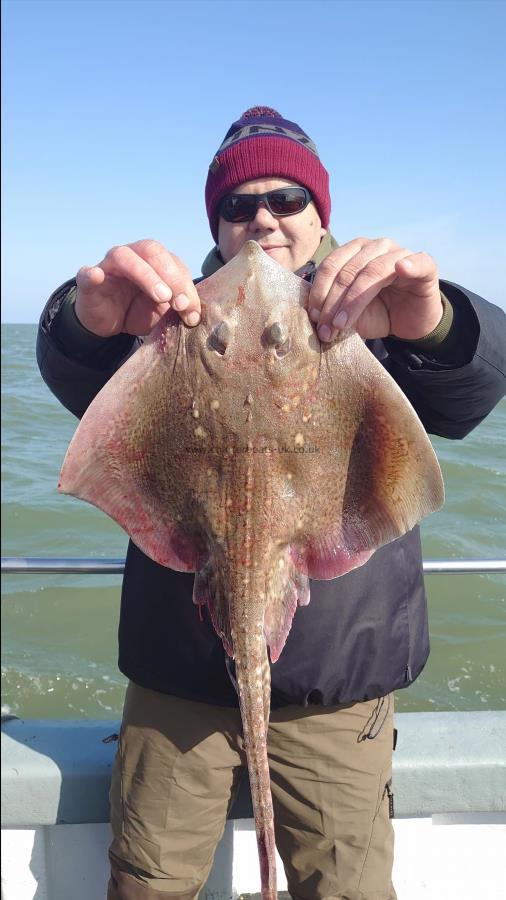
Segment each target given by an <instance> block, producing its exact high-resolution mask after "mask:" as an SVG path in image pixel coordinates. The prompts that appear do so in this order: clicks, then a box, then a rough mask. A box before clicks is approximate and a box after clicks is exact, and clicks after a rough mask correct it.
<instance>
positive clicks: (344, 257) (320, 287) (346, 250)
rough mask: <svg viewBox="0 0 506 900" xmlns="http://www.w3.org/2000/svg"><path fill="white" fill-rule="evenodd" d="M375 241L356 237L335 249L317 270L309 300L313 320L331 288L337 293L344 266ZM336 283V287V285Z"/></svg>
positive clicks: (316, 318)
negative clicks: (338, 280)
mask: <svg viewBox="0 0 506 900" xmlns="http://www.w3.org/2000/svg"><path fill="white" fill-rule="evenodd" d="M369 243H373V242H371V241H369V240H368V238H355V240H353V241H348V243H347V244H343V246H342V247H338V248H337V249H336V250H333V251H332V253H331V254H330V255H329V256H327V258H326V259H324V260H323V262H321V263H320V265H319V266H318V269H317V271H316V275H315V279H314V282H313V285H312V287H311V292H310V294H309V300H308V313H309V317H310V318H311V319H312V321H313V322H317V321H318V318H319V315H320V313H321V311H322V309H323V306H324V304H325V301H326V299H327V297H328V295H329V291H330V290H334V293H335V294H337V292H338V290H339V284H338V282H337V281H336V279H337V278H338V277H339V275H340V273H341V272H342V270H343V268H344V267H345V266H346V265H347V264H348V263H349V262H350V260H352V259H353V258H354V257H356V256H357V254H359V253H360V251H361V250H362V248H363V247H364V245H366V244H369ZM334 285H335V287H334Z"/></svg>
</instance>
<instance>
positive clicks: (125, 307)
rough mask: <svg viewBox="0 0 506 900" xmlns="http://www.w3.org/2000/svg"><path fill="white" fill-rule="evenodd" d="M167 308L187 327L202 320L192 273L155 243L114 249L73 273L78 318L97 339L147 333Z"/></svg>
mask: <svg viewBox="0 0 506 900" xmlns="http://www.w3.org/2000/svg"><path fill="white" fill-rule="evenodd" d="M170 307H172V308H173V309H175V310H176V311H177V312H178V313H179V314H180V316H181V318H182V320H183V322H185V324H186V325H197V323H198V322H199V321H200V300H199V297H198V294H197V291H196V289H195V285H194V284H193V281H192V277H191V275H190V272H189V271H188V269H187V268H186V266H185V265H184V263H182V262H181V260H180V259H178V257H177V256H174V254H173V253H169V252H168V250H166V249H165V247H164V246H163V245H162V244H159V243H158V241H151V240H144V241H136V242H135V243H134V244H126V245H124V246H121V247H113V248H112V250H109V252H108V253H106V255H105V257H104V259H103V260H102V262H100V263H98V265H96V266H83V268H82V269H80V270H79V272H78V273H77V297H76V305H75V311H76V315H77V318H78V319H79V321H80V322H81V324H82V325H84V327H85V328H87V329H88V331H92V332H93V333H94V334H97V335H100V336H101V337H111V336H112V335H114V334H119V333H120V332H124V333H127V334H135V335H145V334H149V332H150V331H151V330H152V329H153V328H154V326H155V325H156V324H157V322H158V321H159V320H160V319H161V318H162V316H163V315H165V313H166V312H167V310H168V309H169V308H170Z"/></svg>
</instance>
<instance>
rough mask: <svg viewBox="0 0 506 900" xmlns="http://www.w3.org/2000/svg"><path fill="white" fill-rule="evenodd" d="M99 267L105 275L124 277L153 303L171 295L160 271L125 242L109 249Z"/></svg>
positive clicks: (162, 300) (165, 300)
mask: <svg viewBox="0 0 506 900" xmlns="http://www.w3.org/2000/svg"><path fill="white" fill-rule="evenodd" d="M100 268H102V269H103V270H104V272H105V274H106V275H113V276H115V277H116V278H126V279H127V281H130V282H131V283H132V284H134V285H135V286H136V287H137V288H138V289H139V290H140V291H142V293H143V294H146V295H147V296H148V297H150V298H151V299H152V300H154V302H155V303H159V302H167V300H170V299H171V297H172V290H171V288H170V287H169V285H168V284H167V282H166V281H165V280H164V279H162V278H161V277H160V273H159V272H158V271H156V269H154V268H153V266H152V265H150V264H149V263H148V262H146V260H145V259H143V258H142V256H140V255H139V254H138V253H136V252H135V250H133V249H132V247H131V246H129V245H127V244H125V245H123V246H119V247H113V248H112V249H111V250H109V251H108V253H106V255H105V257H104V259H103V261H102V262H101V263H100Z"/></svg>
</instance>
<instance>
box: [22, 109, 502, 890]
mask: <svg viewBox="0 0 506 900" xmlns="http://www.w3.org/2000/svg"><path fill="white" fill-rule="evenodd" d="M206 206H207V213H208V217H209V222H210V226H211V231H212V234H213V237H214V240H215V241H216V246H215V248H214V249H213V251H211V253H210V254H209V256H208V257H207V259H206V260H205V262H204V265H203V274H204V276H208V275H210V274H212V272H213V271H216V270H217V269H218V268H219V267H220V266H222V265H223V264H224V263H226V262H228V261H229V260H230V259H232V258H233V257H234V255H235V254H236V253H237V252H238V251H239V250H240V248H241V247H242V246H243V244H244V243H245V242H246V241H247V240H251V239H253V240H256V241H258V242H259V244H260V245H261V246H262V247H263V249H264V250H265V252H266V253H268V254H269V255H270V256H271V257H272V258H273V259H275V260H277V261H278V262H279V263H280V264H281V265H283V266H285V267H286V268H287V269H289V270H291V271H293V272H296V273H298V274H299V275H300V276H301V277H304V278H306V279H308V280H309V281H311V282H312V288H311V292H310V296H309V307H308V314H309V316H310V318H311V320H312V321H313V322H314V324H315V327H316V328H317V332H318V335H319V337H320V340H321V341H330V340H332V339H333V337H334V336H335V334H336V333H337V332H338V330H339V329H342V328H344V327H350V326H351V325H354V326H355V327H356V328H357V330H358V332H359V333H360V334H361V335H362V337H363V338H365V339H368V341H369V343H368V346H369V348H370V350H371V352H373V353H374V354H375V355H376V356H377V357H378V358H379V359H380V360H381V362H382V363H383V364H384V365H385V367H386V368H387V369H388V371H389V372H390V374H391V375H392V376H393V377H394V378H395V379H396V381H397V382H398V384H399V385H400V386H401V388H402V389H403V391H404V392H405V394H406V395H407V396H408V398H409V399H410V401H411V402H412V403H413V405H414V406H415V409H416V410H417V412H418V415H419V416H420V418H421V420H422V422H423V424H424V425H425V427H426V428H427V430H428V431H430V432H432V433H434V434H438V435H442V436H445V437H449V438H460V437H463V436H464V435H465V434H467V433H468V432H469V431H470V430H471V429H472V428H473V427H474V426H475V425H477V424H478V423H479V422H480V421H481V420H482V419H483V418H484V417H485V416H486V415H487V413H488V412H489V411H490V410H491V409H492V408H493V406H494V405H495V404H496V403H497V401H498V400H499V399H500V397H501V396H502V395H503V393H504V382H505V379H504V368H505V367H504V347H505V346H506V340H504V338H503V339H501V337H500V335H501V333H502V334H503V335H504V315H503V314H502V313H501V311H500V310H498V309H497V308H495V307H493V306H491V305H490V304H487V303H486V302H485V301H484V300H481V299H480V298H479V297H476V296H475V295H474V294H472V293H470V292H469V291H465V290H464V289H462V288H459V287H457V286H456V285H453V284H450V283H448V282H440V281H439V279H438V272H437V267H436V264H435V262H434V261H433V260H432V259H431V258H430V256H428V255H427V254H425V253H412V252H411V251H410V250H407V249H405V248H401V247H399V246H398V245H396V244H395V243H394V242H393V241H391V240H388V239H385V238H382V239H379V240H370V239H366V238H357V239H355V240H351V241H349V242H347V243H345V244H344V245H343V246H341V247H338V246H337V244H336V242H335V241H334V240H333V238H332V237H331V235H330V232H329V230H328V226H329V217H330V195H329V184H328V174H327V172H326V170H325V169H324V167H323V165H322V164H321V162H320V159H319V157H318V154H317V151H316V147H315V146H314V144H313V143H312V141H311V140H310V138H309V137H308V136H307V135H306V134H305V133H304V132H303V131H302V129H301V128H300V127H299V126H298V125H297V124H295V123H293V122H289V121H287V120H285V119H283V118H282V117H281V116H280V114H279V113H277V112H276V111H275V110H272V109H269V108H265V107H255V108H254V109H250V110H248V111H247V112H246V113H244V115H243V116H242V117H241V118H240V119H239V120H238V121H237V122H235V123H234V124H233V125H232V126H231V128H230V129H229V131H228V133H227V135H226V136H225V139H224V141H223V143H222V145H221V147H220V148H219V150H218V151H217V153H216V155H215V157H214V158H213V161H212V162H211V165H210V167H209V172H208V176H207V184H206ZM171 306H172V307H173V308H174V309H176V310H177V311H178V312H179V314H180V316H181V318H182V319H183V321H184V322H185V323H186V324H187V325H188V326H189V327H191V326H194V325H196V324H197V323H198V321H199V309H200V306H199V298H198V293H197V290H196V288H195V285H194V283H193V281H192V279H191V276H190V273H189V272H188V270H187V269H186V267H185V266H184V264H183V263H182V262H181V260H180V259H178V257H176V256H174V255H173V254H172V253H169V252H168V251H167V250H166V249H165V248H164V247H163V246H162V245H161V244H159V243H157V242H155V241H138V242H136V243H133V244H130V245H128V246H122V247H115V248H113V249H112V250H110V251H109V252H108V253H107V254H106V256H105V257H104V259H103V260H102V261H101V262H100V263H99V264H98V265H97V266H92V267H84V268H82V269H81V270H80V271H79V273H78V275H77V279H76V280H72V281H70V282H67V283H66V284H65V285H63V286H62V287H61V288H60V289H58V290H57V291H56V292H55V293H54V294H53V295H52V297H51V298H50V300H49V302H48V304H47V305H46V308H45V310H44V313H43V315H42V319H41V326H40V330H39V337H38V359H39V364H40V367H41V371H42V374H43V377H44V378H45V380H46V382H47V383H48V385H49V386H50V388H51V389H52V390H53V391H54V393H55V394H56V395H57V396H58V397H59V399H60V400H61V401H62V402H63V403H64V404H65V406H67V408H68V409H70V410H71V411H72V412H74V413H75V414H76V415H82V413H83V412H84V410H85V409H86V407H87V406H88V404H89V403H90V401H91V400H92V398H93V396H94V395H95V394H96V393H97V391H98V390H99V389H100V388H101V387H102V386H103V384H105V383H106V381H107V380H108V378H109V377H110V376H111V375H112V373H113V372H114V371H115V370H116V369H117V368H118V367H119V366H120V365H121V364H122V362H124V360H125V359H126V358H127V357H128V356H129V355H130V353H131V352H133V351H134V350H135V349H136V348H137V346H138V344H139V340H138V337H137V336H138V335H145V334H148V333H149V332H150V331H151V329H152V328H153V327H154V325H155V324H156V323H157V322H158V320H159V319H160V317H161V316H163V315H164V314H165V313H166V311H167V310H168V309H169V308H170V307H171ZM324 489H325V485H324V484H323V485H322V490H324ZM192 586H193V576H192V575H187V574H180V573H175V572H172V571H170V570H168V569H165V568H162V567H161V566H158V565H157V564H155V563H153V562H152V561H150V560H149V559H147V558H146V557H145V556H144V555H143V554H142V553H141V552H140V551H139V550H138V549H137V548H136V547H135V546H134V545H132V544H131V543H130V545H129V549H128V555H127V562H126V569H125V577H124V583H123V592H122V606H121V618H120V628H119V644H120V652H119V666H120V669H121V671H122V672H123V673H124V674H125V675H126V676H127V677H128V678H129V680H130V684H129V687H128V690H127V695H126V701H125V709H124V716H123V723H122V729H121V735H120V741H119V748H118V753H117V757H116V764H115V768H114V773H113V778H112V786H111V820H112V827H113V834H114V840H113V843H112V846H111V851H110V857H111V880H110V884H109V891H108V898H109V900H154V898H169V897H178V898H181V900H190V898H195V897H197V896H198V892H199V889H200V888H201V887H202V886H203V884H204V883H205V881H206V878H207V875H208V872H209V870H210V868H211V865H212V859H213V854H214V850H215V847H216V844H217V842H218V840H219V838H220V836H221V834H222V832H223V828H224V825H225V821H226V815H227V811H228V809H229V807H230V805H231V802H232V799H233V796H234V791H235V788H236V786H237V783H238V778H239V775H240V766H241V765H244V762H245V755H244V748H243V745H242V736H241V725H240V716H239V710H238V704H237V696H236V692H235V689H234V685H233V675H234V673H233V663H232V662H231V661H230V660H229V659H228V658H227V657H226V655H225V653H224V651H223V647H222V644H221V641H220V639H219V638H218V637H217V636H216V634H215V633H214V630H213V628H212V625H211V622H210V620H209V618H208V617H206V618H205V619H204V621H203V622H200V621H199V616H198V611H197V610H196V607H195V606H194V605H193V604H192V602H191V597H192ZM311 594H312V599H311V603H310V604H309V606H308V607H304V608H301V609H299V610H298V611H297V614H296V616H295V619H294V622H293V626H292V630H291V633H290V635H289V637H288V640H287V643H286V646H285V648H284V651H283V653H282V655H281V658H280V659H279V660H278V662H277V663H276V664H275V665H273V666H272V713H271V720H270V726H269V759H270V768H271V779H272V792H273V800H274V808H275V818H276V840H277V845H278V849H279V851H280V853H281V856H282V858H283V861H284V865H285V870H286V874H287V879H288V886H289V890H290V893H291V895H292V897H294V898H296V900H317V898H326V900H330V898H347V900H359V898H360V900H368V898H373V897H374V898H375V900H392V898H395V891H394V888H393V886H392V881H391V870H392V860H393V831H392V826H391V821H390V818H389V814H390V812H391V809H392V791H391V783H390V782H391V762H392V748H393V735H394V730H393V718H392V716H393V703H392V692H393V691H394V690H396V689H399V688H402V687H407V686H408V685H409V684H411V683H412V682H413V681H414V679H415V678H416V677H417V676H418V675H419V674H420V672H421V670H422V668H423V666H424V664H425V662H426V659H427V656H428V629H427V610H426V601H425V594H424V589H423V578H422V570H421V550H420V540H419V532H418V529H414V530H413V531H412V532H410V533H409V534H407V535H405V536H404V537H403V538H401V539H399V540H397V541H395V542H393V543H392V544H390V545H388V546H387V547H384V548H382V549H381V550H379V551H377V552H376V553H375V554H374V555H373V557H372V558H371V560H370V561H369V562H368V563H367V564H366V565H364V566H363V567H361V568H360V569H357V570H355V571H353V572H350V573H349V574H348V575H346V576H343V577H342V578H339V579H335V580H334V581H330V582H313V583H312V587H311Z"/></svg>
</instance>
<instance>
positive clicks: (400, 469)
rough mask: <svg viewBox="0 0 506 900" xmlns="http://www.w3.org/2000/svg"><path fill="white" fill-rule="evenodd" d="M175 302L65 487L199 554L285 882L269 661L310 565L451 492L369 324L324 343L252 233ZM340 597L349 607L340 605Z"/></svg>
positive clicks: (333, 558) (114, 394)
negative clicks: (182, 310) (195, 300)
mask: <svg viewBox="0 0 506 900" xmlns="http://www.w3.org/2000/svg"><path fill="white" fill-rule="evenodd" d="M197 290H198V293H199V296H200V299H201V304H202V320H201V323H200V324H199V325H198V326H197V327H195V328H188V327H186V326H185V325H183V324H182V322H181V321H180V319H179V317H178V316H177V315H176V313H174V312H173V311H169V312H168V313H167V315H166V316H165V317H164V319H163V320H162V321H161V322H160V323H159V325H158V326H157V327H156V328H155V329H154V330H153V332H152V333H151V335H150V336H149V337H148V338H147V339H146V341H145V343H144V344H143V346H142V347H141V348H140V349H139V350H138V351H137V352H136V353H135V354H134V355H133V356H132V357H131V358H130V359H129V360H128V361H127V362H126V363H125V364H124V365H123V366H122V367H121V368H120V369H119V370H118V371H117V372H116V373H115V375H113V377H112V378H111V379H110V381H109V382H108V383H107V384H106V385H105V387H104V388H103V389H102V390H101V391H100V393H99V394H98V395H97V397H96V398H95V400H94V401H93V402H92V404H91V405H90V407H89V409H88V410H87V412H86V413H85V415H84V417H83V419H82V421H81V423H80V425H79V426H78V428H77V431H76V433H75V435H74V437H73V439H72V441H71V443H70V446H69V449H68V451H67V455H66V457H65V460H64V463H63V467H62V471H61V476H60V484H59V489H60V490H61V491H62V492H63V493H67V494H73V495H74V496H76V497H80V498H81V499H83V500H86V501H88V502H90V503H93V504H94V505H95V506H97V507H99V508H100V509H102V510H103V511H104V512H106V513H107V514H108V515H109V516H111V517H112V518H113V519H114V520H115V521H116V522H118V523H119V525H121V527H122V528H124V529H125V531H126V532H127V533H128V534H129V536H130V537H131V539H132V540H133V541H134V543H135V544H136V545H137V546H138V547H139V548H140V549H141V550H142V551H143V552H144V553H145V554H146V555H147V556H149V557H150V558H151V559H153V560H154V561H155V562H157V563H160V564H161V565H163V566H168V567H170V568H173V569H176V570H177V571H181V572H196V576H195V582H194V594H193V597H194V602H195V603H196V604H199V605H202V606H207V608H208V610H209V614H210V616H211V620H212V622H213V625H214V628H215V629H216V631H217V633H218V634H219V636H220V637H221V640H222V642H223V645H224V647H225V650H226V652H227V653H228V654H229V655H230V656H232V657H233V658H234V660H235V667H236V676H237V686H238V693H239V705H240V710H241V716H242V723H243V731H244V740H245V747H246V753H247V760H248V769H249V774H250V784H251V794H252V800H253V809H254V813H255V823H256V832H257V841H258V848H259V857H260V868H261V882H262V897H263V900H274V898H275V897H276V896H277V894H276V870H275V843H274V818H273V809H272V799H271V793H270V780H269V764H268V757H267V728H268V719H269V703H270V668H269V655H268V652H267V647H268V648H269V654H270V661H271V663H274V662H275V661H276V660H277V659H278V657H279V655H280V653H281V651H282V649H283V646H284V644H285V641H286V639H287V636H288V633H289V631H290V627H291V622H292V619H293V615H294V613H295V611H296V608H297V606H298V605H304V604H307V603H308V602H309V597H310V592H309V578H316V579H328V578H335V577H337V576H339V575H343V574H345V573H346V572H349V571H350V570H352V569H354V568H356V567H357V566H360V565H363V564H364V563H366V562H367V560H368V559H369V557H370V556H371V554H372V553H373V552H374V551H375V550H376V549H377V548H378V547H381V546H383V545H384V544H386V543H388V542H389V541H392V540H395V539H396V538H397V537H399V536H401V535H402V534H404V533H405V532H407V531H409V530H410V529H411V528H412V527H413V526H414V525H415V524H416V523H418V522H419V521H420V520H421V519H422V518H423V517H424V516H426V515H428V514H429V513H431V512H433V511H435V510H437V509H439V507H440V506H441V505H442V503H443V500H444V491H443V483H442V478H441V472H440V469H439V465H438V462H437V459H436V456H435V454H434V451H433V449H432V446H431V443H430V441H429V438H428V437H427V435H426V433H425V430H424V428H423V426H422V425H421V423H420V421H419V419H418V417H417V415H416V413H415V412H414V410H413V408H412V407H411V405H410V403H409V402H408V400H407V399H406V397H405V396H404V394H403V393H402V391H401V390H400V389H399V388H398V386H397V385H396V384H395V382H394V381H393V379H392V378H391V377H390V375H389V374H388V373H387V372H386V371H385V369H384V368H383V366H381V364H380V363H379V362H378V361H377V360H376V359H375V358H374V356H373V355H372V354H371V353H370V351H369V350H368V349H367V347H366V346H365V344H364V342H363V341H362V340H361V338H360V337H359V336H358V335H357V334H356V333H355V332H354V331H351V330H350V331H348V332H343V333H341V334H340V335H339V336H338V337H337V338H336V339H335V340H334V341H333V342H332V343H330V344H321V343H320V341H319V340H318V338H317V336H316V334H315V332H314V329H313V326H312V325H311V322H310V321H309V318H308V315H307V312H306V308H305V307H306V305H307V298H308V294H309V290H310V288H309V285H308V284H307V283H306V282H305V281H303V280H302V279H300V278H299V277H297V276H296V275H294V274H292V273H291V272H288V271H287V270H285V269H283V268H282V267H281V266H280V265H278V263H276V262H275V261H274V260H272V259H271V258H270V257H269V256H268V255H267V254H266V253H264V252H263V250H262V249H261V248H260V247H259V245H258V244H256V243H255V242H253V241H249V242H248V243H246V244H245V245H244V247H243V248H242V249H241V251H240V252H239V253H238V254H237V256H236V257H234V259H233V260H231V262H229V263H228V264H227V265H225V266H223V268H221V269H220V270H219V271H218V272H216V273H215V274H214V275H212V276H211V277H210V278H208V279H206V280H205V281H203V282H201V283H200V284H199V285H198V286H197ZM338 615H339V610H338V609H337V610H336V617H337V616H338Z"/></svg>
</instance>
